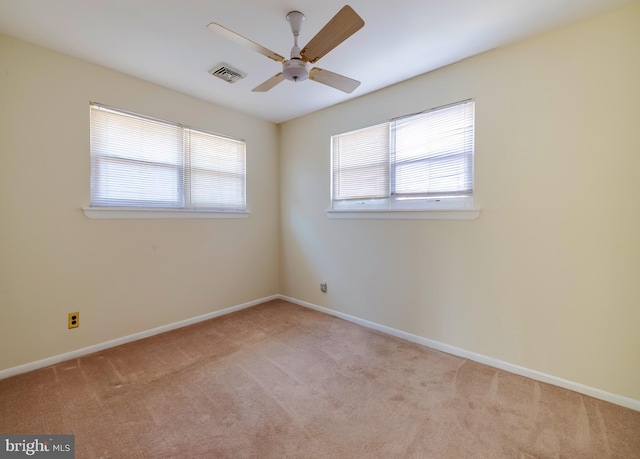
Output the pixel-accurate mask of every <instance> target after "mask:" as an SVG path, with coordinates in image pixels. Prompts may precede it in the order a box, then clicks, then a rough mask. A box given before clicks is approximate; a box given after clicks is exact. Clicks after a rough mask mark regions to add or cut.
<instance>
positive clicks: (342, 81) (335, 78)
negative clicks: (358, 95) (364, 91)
mask: <svg viewBox="0 0 640 459" xmlns="http://www.w3.org/2000/svg"><path fill="white" fill-rule="evenodd" d="M309 79H310V80H313V81H317V82H318V83H322V84H326V85H327V86H331V87H332V88H335V89H339V90H340V91H343V92H346V93H347V94H351V93H352V92H353V91H354V90H355V89H356V88H357V87H358V86H360V82H359V81H358V80H353V79H351V78H348V77H346V76H344V75H340V74H338V73H333V72H330V71H328V70H324V69H321V68H318V67H314V68H312V69H311V70H310V71H309Z"/></svg>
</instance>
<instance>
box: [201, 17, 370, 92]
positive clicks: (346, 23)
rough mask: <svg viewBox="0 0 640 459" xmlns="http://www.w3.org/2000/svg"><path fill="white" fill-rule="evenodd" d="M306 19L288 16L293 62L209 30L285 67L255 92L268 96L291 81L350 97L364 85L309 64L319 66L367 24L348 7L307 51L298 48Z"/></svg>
mask: <svg viewBox="0 0 640 459" xmlns="http://www.w3.org/2000/svg"><path fill="white" fill-rule="evenodd" d="M304 19H305V16H304V14H302V13H301V12H300V11H291V12H290V13H289V14H287V21H288V22H289V25H291V32H293V48H291V55H290V57H289V59H285V58H284V57H282V56H281V55H279V54H278V53H275V52H273V51H271V50H270V49H267V48H265V47H264V46H261V45H259V44H257V43H255V42H253V41H251V40H249V39H248V38H245V37H243V36H242V35H239V34H237V33H235V32H233V31H232V30H229V29H227V28H226V27H224V26H222V25H220V24H217V23H215V22H212V23H210V24H208V25H207V29H209V30H211V31H213V32H216V33H219V34H220V35H222V36H224V37H225V38H227V39H229V40H233V41H235V42H236V43H239V44H241V45H244V46H246V47H248V48H251V49H252V50H254V51H257V52H259V53H260V54H262V55H264V56H267V57H268V58H270V59H273V60H274V61H276V62H280V63H282V72H279V73H277V74H276V75H274V76H272V77H271V78H269V79H268V80H267V81H265V82H264V83H262V84H260V85H258V86H256V87H255V88H253V91H255V92H266V91H268V90H269V89H271V88H273V87H274V86H275V85H277V84H278V83H280V82H282V81H284V80H289V81H294V82H298V81H304V80H306V79H307V78H308V79H310V80H313V81H317V82H318V83H322V84H325V85H327V86H331V87H332V88H335V89H338V90H340V91H343V92H346V93H352V92H353V91H354V90H355V89H356V88H357V87H358V86H360V82H359V81H357V80H353V79H351V78H348V77H346V76H343V75H340V74H337V73H334V72H330V71H328V70H324V69H321V68H319V67H313V68H312V69H310V70H309V65H308V64H315V63H316V62H317V61H318V60H320V58H321V57H323V56H324V55H326V54H327V53H329V51H331V50H332V49H334V48H335V47H336V46H338V45H339V44H340V43H342V42H343V41H345V40H346V39H347V38H349V37H350V36H351V35H353V34H354V33H356V32H357V31H358V30H360V29H361V28H362V27H363V26H364V21H363V20H362V18H361V17H360V16H358V14H357V13H356V12H355V11H354V10H353V8H351V7H350V6H349V5H345V6H344V7H343V8H342V9H341V10H340V11H338V13H337V14H336V15H335V16H334V17H333V18H332V19H331V20H330V21H329V22H328V23H327V24H325V26H324V27H323V28H322V29H321V30H320V32H318V33H317V34H316V36H315V37H313V38H312V39H311V41H310V42H309V43H308V44H307V46H305V47H304V48H302V49H300V47H299V46H298V36H299V35H300V29H301V28H302V21H304Z"/></svg>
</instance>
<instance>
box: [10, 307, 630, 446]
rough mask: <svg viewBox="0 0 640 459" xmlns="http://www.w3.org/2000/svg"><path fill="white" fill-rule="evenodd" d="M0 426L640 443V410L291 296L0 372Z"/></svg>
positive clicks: (275, 436) (315, 437) (88, 441)
mask: <svg viewBox="0 0 640 459" xmlns="http://www.w3.org/2000/svg"><path fill="white" fill-rule="evenodd" d="M5 351H6V350H5ZM0 433H3V434H9V433H21V434H43V433H49V434H75V436H76V451H77V453H76V457H77V458H80V459H82V458H102V457H104V458H234V459H235V458H503V457H504V458H560V457H561V458H608V457H615V458H640V412H636V411H632V410H629V409H625V408H622V407H619V406H616V405H612V404H609V403H606V402H602V401H599V400H595V399H592V398H590V397H586V396H583V395H580V394H577V393H574V392H571V391H568V390H564V389H560V388H557V387H554V386H550V385H547V384H543V383H539V382H536V381H533V380H530V379H527V378H523V377H520V376H516V375H513V374H510V373H506V372H504V371H500V370H496V369H494V368H491V367H487V366H484V365H481V364H478V363H475V362H472V361H469V360H466V359H463V358H459V357H455V356H451V355H448V354H444V353H441V352H438V351H433V350H430V349H427V348H423V347H421V346H418V345H415V344H412V343H408V342H405V341H403V340H400V339H396V338H393V337H390V336H387V335H384V334H382V333H379V332H376V331H372V330H369V329H366V328H363V327H360V326H358V325H354V324H352V323H349V322H346V321H343V320H340V319H337V318H335V317H331V316H327V315H324V314H321V313H318V312H315V311H310V310H307V309H304V308H301V307H299V306H296V305H293V304H291V303H287V302H284V301H273V302H270V303H265V304H263V305H260V306H256V307H253V308H251V309H247V310H244V311H240V312H237V313H234V314H231V315H228V316H224V317H220V318H217V319H213V320H210V321H207V322H203V323H200V324H197V325H194V326H191V327H187V328H184V329H180V330H176V331H173V332H170V333H166V334H163V335H159V336H155V337H152V338H148V339H146V340H142V341H138V342H136V343H131V344H127V345H124V346H120V347H117V348H113V349H110V350H107V351H104V352H100V353H97V354H93V355H90V356H87V357H83V358H80V359H77V360H73V361H69V362H65V363H61V364H58V365H55V366H52V367H49V368H45V369H42V370H38V371H34V372H31V373H28V374H24V375H19V376H16V377H13V378H9V379H5V380H2V381H0Z"/></svg>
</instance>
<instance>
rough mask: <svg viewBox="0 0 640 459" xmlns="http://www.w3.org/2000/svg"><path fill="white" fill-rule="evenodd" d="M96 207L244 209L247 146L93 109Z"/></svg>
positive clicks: (94, 106) (98, 107) (93, 194)
mask: <svg viewBox="0 0 640 459" xmlns="http://www.w3.org/2000/svg"><path fill="white" fill-rule="evenodd" d="M90 112H91V206H94V207H141V208H144V207H151V208H173V209H215V210H218V209H219V210H245V209H246V195H245V176H246V169H245V143H244V141H241V140H237V139H231V138H227V137H223V136H219V135H215V134H211V133H208V132H204V131H199V130H196V129H193V128H190V127H185V126H182V125H179V124H175V123H171V122H167V121H163V120H158V119H154V118H149V117H145V116H141V115H137V114H133V113H129V112H125V111H121V110H118V109H114V108H111V107H106V106H103V105H100V104H96V103H92V104H91V110H90Z"/></svg>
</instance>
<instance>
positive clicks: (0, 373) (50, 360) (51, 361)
mask: <svg viewBox="0 0 640 459" xmlns="http://www.w3.org/2000/svg"><path fill="white" fill-rule="evenodd" d="M280 298H281V295H272V296H269V297H266V298H262V299H259V300H255V301H250V302H248V303H243V304H239V305H236V306H231V307H228V308H225V309H220V310H219V311H213V312H210V313H207V314H203V315H201V316H196V317H192V318H191V319H186V320H181V321H179V322H174V323H172V324H168V325H163V326H161V327H157V328H152V329H151V330H146V331H143V332H139V333H134V334H133V335H128V336H124V337H122V338H116V339H113V340H110V341H105V342H103V343H99V344H94V345H93V346H88V347H83V348H82V349H76V350H75V351H71V352H65V353H64V354H59V355H54V356H53V357H47V358H46V359H42V360H37V361H35V362H30V363H26V364H24V365H19V366H17V367H12V368H7V369H6V370H0V379H4V378H8V377H10V376H15V375H19V374H21V373H27V372H28V371H33V370H39V369H40V368H44V367H48V366H50V365H55V364H56V363H60V362H64V361H65V360H71V359H77V358H78V357H82V356H84V355H88V354H93V353H94V352H100V351H103V350H105V349H109V348H111V347H116V346H120V345H121V344H126V343H130V342H132V341H137V340H139V339H143V338H148V337H150V336H153V335H158V334H160V333H164V332H168V331H171V330H175V329H177V328H182V327H186V326H188V325H193V324H196V323H198V322H203V321H205V320H209V319H213V318H215V317H220V316H223V315H226V314H231V313H232V312H236V311H240V310H241V309H246V308H250V307H252V306H255V305H258V304H261V303H266V302H267V301H271V300H277V299H280Z"/></svg>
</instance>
